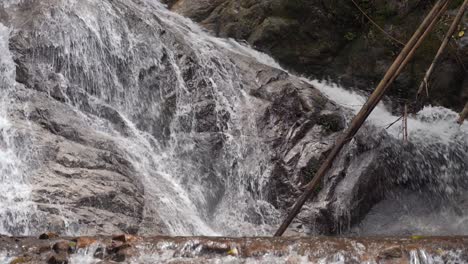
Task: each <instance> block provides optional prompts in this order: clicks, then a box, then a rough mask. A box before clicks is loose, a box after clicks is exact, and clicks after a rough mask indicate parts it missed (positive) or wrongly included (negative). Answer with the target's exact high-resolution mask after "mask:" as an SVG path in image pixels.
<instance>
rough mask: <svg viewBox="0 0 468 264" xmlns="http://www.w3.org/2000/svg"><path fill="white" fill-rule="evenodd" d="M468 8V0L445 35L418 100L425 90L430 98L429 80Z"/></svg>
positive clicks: (419, 92) (422, 84)
mask: <svg viewBox="0 0 468 264" xmlns="http://www.w3.org/2000/svg"><path fill="white" fill-rule="evenodd" d="M467 6H468V0H465V1H464V2H463V4H462V5H461V7H460V10H458V13H457V16H456V17H455V19H454V20H453V22H452V25H450V28H449V30H448V32H447V34H446V35H445V37H444V40H443V41H442V44H441V45H440V48H439V50H438V51H437V54H436V55H435V57H434V60H433V61H432V63H431V66H430V67H429V69H428V70H427V72H426V75H425V76H424V78H423V80H422V82H421V85H419V89H418V94H417V98H420V96H421V95H422V91H423V90H424V89H425V90H426V96H429V88H428V86H429V84H428V83H429V78H430V77H431V74H432V72H433V71H434V68H435V65H436V64H437V63H438V61H439V60H440V57H441V56H442V54H443V53H444V50H445V48H446V47H447V45H448V44H449V42H450V38H451V37H452V36H453V34H454V33H455V30H456V29H457V26H458V24H460V21H461V19H462V18H463V15H464V14H465V11H466V7H467Z"/></svg>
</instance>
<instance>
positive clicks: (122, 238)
mask: <svg viewBox="0 0 468 264" xmlns="http://www.w3.org/2000/svg"><path fill="white" fill-rule="evenodd" d="M112 240H115V241H120V242H124V243H132V242H136V241H138V240H139V238H138V237H137V236H132V235H118V236H114V237H112Z"/></svg>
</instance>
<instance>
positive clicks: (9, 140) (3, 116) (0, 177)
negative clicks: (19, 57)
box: [0, 23, 35, 235]
mask: <svg viewBox="0 0 468 264" xmlns="http://www.w3.org/2000/svg"><path fill="white" fill-rule="evenodd" d="M9 33H10V31H9V29H8V28H6V27H5V26H4V25H3V24H1V23H0V50H1V52H0V92H1V93H0V183H1V184H0V234H9V235H13V234H15V235H27V234H30V233H31V232H30V227H31V225H30V222H31V216H32V215H33V214H34V212H35V206H34V205H33V204H32V203H31V200H30V195H31V190H32V187H31V185H30V184H29V183H28V175H27V166H26V164H25V162H24V161H25V160H26V159H27V157H26V153H25V148H24V146H21V145H19V144H18V142H19V141H17V140H16V138H15V137H17V136H19V134H18V133H17V131H16V129H15V128H14V127H13V126H12V124H11V122H10V120H9V117H8V104H9V100H10V98H9V97H10V96H11V93H12V91H14V89H15V68H14V63H13V61H12V58H11V54H10V53H9V52H8V38H9Z"/></svg>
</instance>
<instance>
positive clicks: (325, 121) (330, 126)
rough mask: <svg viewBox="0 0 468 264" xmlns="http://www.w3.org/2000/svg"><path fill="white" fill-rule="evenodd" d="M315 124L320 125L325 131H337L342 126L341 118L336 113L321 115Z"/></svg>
mask: <svg viewBox="0 0 468 264" xmlns="http://www.w3.org/2000/svg"><path fill="white" fill-rule="evenodd" d="M317 124H319V125H321V126H322V127H323V128H324V129H325V130H326V131H327V132H338V131H340V130H342V129H343V128H344V126H343V118H342V117H341V116H340V115H338V114H326V115H321V116H319V118H318V120H317Z"/></svg>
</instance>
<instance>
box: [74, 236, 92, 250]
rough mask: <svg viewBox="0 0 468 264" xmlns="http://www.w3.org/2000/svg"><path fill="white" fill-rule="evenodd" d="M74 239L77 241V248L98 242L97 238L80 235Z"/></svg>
mask: <svg viewBox="0 0 468 264" xmlns="http://www.w3.org/2000/svg"><path fill="white" fill-rule="evenodd" d="M74 241H75V242H76V248H86V247H89V246H91V245H92V244H94V243H96V242H97V240H96V239H94V238H91V237H79V238H77V239H75V240H74Z"/></svg>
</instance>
